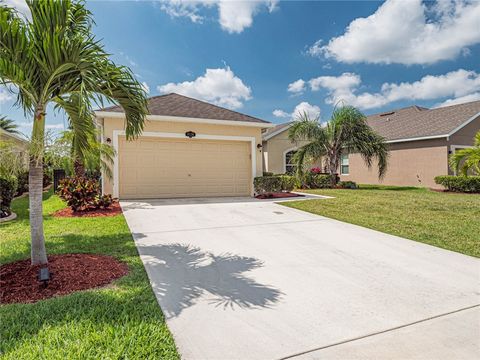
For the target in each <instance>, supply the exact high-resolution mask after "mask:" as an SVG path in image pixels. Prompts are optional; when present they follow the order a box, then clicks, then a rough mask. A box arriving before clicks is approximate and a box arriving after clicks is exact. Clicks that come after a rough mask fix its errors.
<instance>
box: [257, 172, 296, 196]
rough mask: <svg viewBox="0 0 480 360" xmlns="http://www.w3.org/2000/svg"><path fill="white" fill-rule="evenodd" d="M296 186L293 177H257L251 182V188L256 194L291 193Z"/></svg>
mask: <svg viewBox="0 0 480 360" xmlns="http://www.w3.org/2000/svg"><path fill="white" fill-rule="evenodd" d="M296 185H297V180H296V178H295V176H290V175H273V176H258V177H256V178H255V179H254V180H253V186H254V189H255V193H257V194H266V193H274V192H280V191H292V190H293V189H294V188H295V187H296Z"/></svg>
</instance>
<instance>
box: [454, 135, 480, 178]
mask: <svg viewBox="0 0 480 360" xmlns="http://www.w3.org/2000/svg"><path fill="white" fill-rule="evenodd" d="M450 167H451V168H452V169H453V170H454V171H460V172H461V173H462V174H463V175H465V176H467V175H468V172H469V171H472V172H473V173H474V174H477V175H480V131H479V132H477V134H476V135H475V141H474V144H473V147H472V148H467V149H461V150H457V151H455V152H454V153H453V154H452V155H450Z"/></svg>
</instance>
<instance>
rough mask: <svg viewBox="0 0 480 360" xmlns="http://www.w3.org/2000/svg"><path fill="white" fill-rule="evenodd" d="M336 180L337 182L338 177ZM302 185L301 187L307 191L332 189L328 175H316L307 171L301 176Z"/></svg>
mask: <svg viewBox="0 0 480 360" xmlns="http://www.w3.org/2000/svg"><path fill="white" fill-rule="evenodd" d="M335 176H337V175H335ZM336 180H337V181H338V176H337V179H336ZM337 181H336V182H337ZM302 185H303V187H305V188H308V189H325V188H331V187H332V182H331V176H330V175H329V174H316V173H314V172H311V171H309V172H306V173H305V174H304V175H303V179H302Z"/></svg>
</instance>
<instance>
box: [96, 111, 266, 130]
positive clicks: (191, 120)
mask: <svg viewBox="0 0 480 360" xmlns="http://www.w3.org/2000/svg"><path fill="white" fill-rule="evenodd" d="M95 115H96V116H97V117H101V118H114V119H125V114H124V113H122V112H113V111H112V112H110V111H95ZM146 119H147V120H150V121H168V122H189V123H197V124H216V125H231V126H249V127H259V128H262V129H265V128H271V127H274V126H275V124H272V123H261V122H250V121H235V120H218V119H202V118H191V117H183V116H165V115H147V116H146Z"/></svg>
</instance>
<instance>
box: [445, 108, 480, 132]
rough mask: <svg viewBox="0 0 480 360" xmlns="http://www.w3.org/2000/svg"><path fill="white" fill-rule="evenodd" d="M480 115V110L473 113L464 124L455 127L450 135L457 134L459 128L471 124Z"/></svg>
mask: <svg viewBox="0 0 480 360" xmlns="http://www.w3.org/2000/svg"><path fill="white" fill-rule="evenodd" d="M479 116H480V112H478V113H476V114H475V115H473V116H472V117H471V118H470V119H468V120H467V121H465V122H464V123H463V124H461V125H459V126H457V127H456V128H455V129H453V130H452V131H451V132H450V134H448V136H452V135H453V134H455V133H456V132H457V131H458V130H460V129H462V128H463V127H465V126H467V125H468V124H470V123H471V122H472V121H473V120H475V119H476V118H477V117H479Z"/></svg>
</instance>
